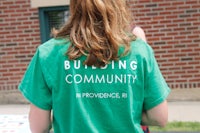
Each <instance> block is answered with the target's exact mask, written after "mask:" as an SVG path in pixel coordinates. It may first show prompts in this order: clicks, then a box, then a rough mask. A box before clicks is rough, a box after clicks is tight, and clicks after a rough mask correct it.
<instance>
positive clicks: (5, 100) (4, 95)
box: [0, 90, 28, 104]
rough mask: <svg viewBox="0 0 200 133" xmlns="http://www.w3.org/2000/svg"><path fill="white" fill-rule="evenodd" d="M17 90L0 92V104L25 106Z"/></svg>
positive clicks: (25, 101) (24, 101) (23, 99)
mask: <svg viewBox="0 0 200 133" xmlns="http://www.w3.org/2000/svg"><path fill="white" fill-rule="evenodd" d="M27 103H28V101H27V100H26V99H25V98H24V97H23V95H22V94H21V93H20V92H19V91H18V90H0V104H27Z"/></svg>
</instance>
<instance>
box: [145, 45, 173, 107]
mask: <svg viewBox="0 0 200 133" xmlns="http://www.w3.org/2000/svg"><path fill="white" fill-rule="evenodd" d="M148 59H149V60H148V61H147V63H146V71H145V88H144V89H145V90H144V110H149V109H151V108H153V107H155V106H157V105H158V104H160V103H162V102H163V101H164V100H166V98H167V96H168V95H169V93H170V88H169V87H168V85H167V83H166V81H165V79H164V78H163V76H162V74H161V71H160V69H159V66H158V63H157V61H156V59H155V56H154V53H153V50H152V48H151V47H150V52H149V56H148Z"/></svg>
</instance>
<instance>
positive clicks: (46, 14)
mask: <svg viewBox="0 0 200 133" xmlns="http://www.w3.org/2000/svg"><path fill="white" fill-rule="evenodd" d="M39 17H40V36H41V42H42V43H43V42H45V41H47V40H49V39H50V38H51V30H52V28H60V27H61V26H62V25H63V24H64V23H65V22H66V21H67V19H68V17H69V8H68V6H59V7H45V8H39Z"/></svg>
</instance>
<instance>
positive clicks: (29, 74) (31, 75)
mask: <svg viewBox="0 0 200 133" xmlns="http://www.w3.org/2000/svg"><path fill="white" fill-rule="evenodd" d="M19 90H20V91H21V92H22V94H23V95H24V96H25V98H27V99H28V100H29V101H30V102H31V103H32V104H34V105H35V106H37V107H39V108H41V109H44V110H51V108H52V100H51V95H52V94H51V89H50V88H49V87H48V85H47V82H46V80H45V78H44V73H43V71H42V67H41V64H40V58H39V50H37V51H36V53H35V55H34V56H33V58H32V60H31V62H30V64H29V66H28V68H27V70H26V72H25V74H24V77H23V79H22V81H21V83H20V84H19Z"/></svg>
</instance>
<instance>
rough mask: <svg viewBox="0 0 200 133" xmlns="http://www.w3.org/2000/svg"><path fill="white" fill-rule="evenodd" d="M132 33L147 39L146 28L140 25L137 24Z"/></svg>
mask: <svg viewBox="0 0 200 133" xmlns="http://www.w3.org/2000/svg"><path fill="white" fill-rule="evenodd" d="M132 33H133V34H134V35H135V36H137V37H138V38H141V39H142V40H144V41H146V35H145V32H144V30H143V29H142V28H141V27H139V26H135V27H134V28H133V30H132Z"/></svg>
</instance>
